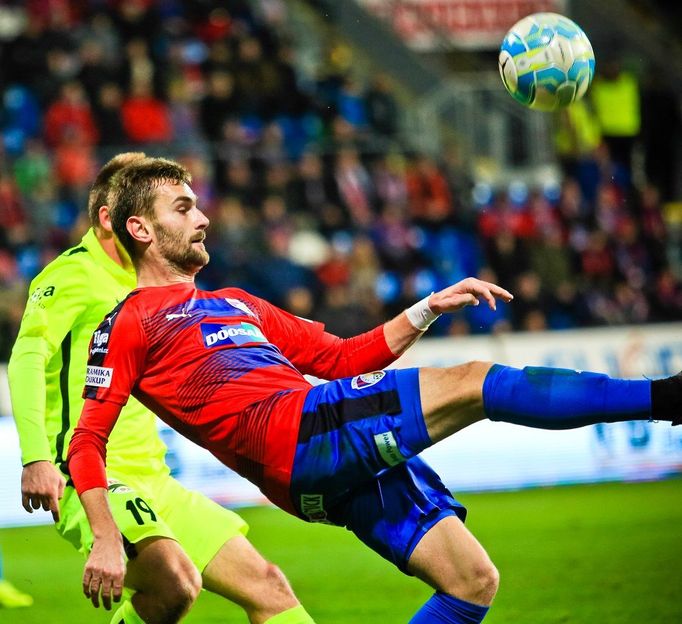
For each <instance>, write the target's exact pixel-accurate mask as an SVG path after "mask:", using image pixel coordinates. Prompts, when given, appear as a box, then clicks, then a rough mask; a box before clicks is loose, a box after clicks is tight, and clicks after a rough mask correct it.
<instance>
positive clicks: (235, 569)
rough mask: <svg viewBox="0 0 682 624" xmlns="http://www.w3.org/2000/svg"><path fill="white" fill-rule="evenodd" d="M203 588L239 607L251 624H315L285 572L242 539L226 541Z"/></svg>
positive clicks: (208, 569)
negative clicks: (295, 593)
mask: <svg viewBox="0 0 682 624" xmlns="http://www.w3.org/2000/svg"><path fill="white" fill-rule="evenodd" d="M202 578H203V580H204V587H205V588H206V589H208V590H209V591H212V592H214V593H216V594H220V595H221V596H224V597H225V598H227V599H229V600H231V601H233V602H235V603H236V604H238V605H240V606H241V607H242V608H243V609H244V610H245V611H246V613H247V615H248V617H249V621H250V622H251V623H252V624H261V623H267V624H312V622H313V620H312V618H311V617H310V615H308V613H307V612H306V610H305V609H304V608H303V607H302V606H301V604H300V603H299V601H298V600H297V599H296V596H295V595H294V592H293V590H292V589H291V586H290V585H289V582H288V581H287V579H286V577H285V576H284V574H283V573H282V571H281V570H280V569H279V568H278V567H277V566H276V565H274V564H272V563H270V562H269V561H266V560H265V559H264V558H263V556H262V555H261V554H260V553H259V552H258V551H257V550H256V549H255V548H254V547H253V545H252V544H251V543H250V542H249V541H248V540H247V539H246V538H245V537H244V536H243V535H237V536H235V537H233V538H232V539H230V540H229V541H227V542H226V543H225V544H223V546H222V547H221V549H220V550H219V551H218V552H217V553H216V555H215V556H214V557H213V559H211V561H210V562H209V564H208V565H207V566H206V568H205V569H204V572H203V574H202Z"/></svg>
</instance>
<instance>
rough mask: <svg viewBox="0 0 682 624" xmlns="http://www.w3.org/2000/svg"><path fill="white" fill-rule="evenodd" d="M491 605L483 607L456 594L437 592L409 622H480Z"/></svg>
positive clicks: (410, 623) (467, 623) (430, 623)
mask: <svg viewBox="0 0 682 624" xmlns="http://www.w3.org/2000/svg"><path fill="white" fill-rule="evenodd" d="M489 608H490V607H481V606H480V605H475V604H473V603H471V602H466V601H465V600H460V599H459V598H455V597H454V596H449V595H448V594H443V593H442V592H436V593H435V594H434V595H433V596H431V598H429V599H428V600H427V601H426V602H425V603H424V606H423V607H422V608H421V609H419V611H417V613H415V614H414V617H413V618H412V619H411V620H410V622H409V624H438V623H439V622H440V623H441V624H479V622H481V621H482V620H483V618H484V617H485V616H486V613H488V609H489Z"/></svg>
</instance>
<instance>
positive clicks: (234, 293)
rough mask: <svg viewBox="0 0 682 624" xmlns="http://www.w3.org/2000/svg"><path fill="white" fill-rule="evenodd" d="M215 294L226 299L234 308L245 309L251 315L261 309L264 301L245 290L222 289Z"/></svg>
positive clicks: (214, 292)
mask: <svg viewBox="0 0 682 624" xmlns="http://www.w3.org/2000/svg"><path fill="white" fill-rule="evenodd" d="M213 294H214V295H216V296H218V297H220V298H223V299H225V300H226V301H227V303H229V304H230V305H231V306H232V307H235V308H241V309H243V310H244V311H245V312H246V313H247V314H249V315H252V314H253V313H254V312H257V311H258V310H259V309H260V302H261V301H262V300H261V299H260V298H259V297H257V296H256V295H253V294H251V293H250V292H248V291H246V290H244V289H243V288H233V287H229V288H221V289H219V290H215V291H213Z"/></svg>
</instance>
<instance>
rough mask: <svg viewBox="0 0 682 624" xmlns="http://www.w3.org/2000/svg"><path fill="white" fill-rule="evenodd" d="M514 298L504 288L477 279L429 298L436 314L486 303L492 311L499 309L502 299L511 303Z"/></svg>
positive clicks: (470, 279)
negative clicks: (498, 304) (498, 303)
mask: <svg viewBox="0 0 682 624" xmlns="http://www.w3.org/2000/svg"><path fill="white" fill-rule="evenodd" d="M513 298H514V296H513V295H512V294H511V293H510V292H509V291H507V290H505V289H504V288H501V287H500V286H498V285H497V284H492V283H491V282H484V281H483V280H480V279H476V278H475V277H467V278H466V279H463V280H462V281H461V282H457V283H456V284H453V285H452V286H448V287H447V288H444V289H443V290H440V291H438V292H436V293H433V294H432V295H431V296H430V297H429V301H428V303H429V308H431V310H432V312H434V313H436V314H443V313H444V312H456V311H457V310H461V309H462V308H464V307H465V306H468V305H474V306H476V305H478V304H479V303H480V301H485V302H486V303H487V304H488V306H489V307H490V309H491V310H495V309H496V307H497V300H498V299H500V300H501V301H504V302H505V303H509V302H510V301H511V300H512V299H513Z"/></svg>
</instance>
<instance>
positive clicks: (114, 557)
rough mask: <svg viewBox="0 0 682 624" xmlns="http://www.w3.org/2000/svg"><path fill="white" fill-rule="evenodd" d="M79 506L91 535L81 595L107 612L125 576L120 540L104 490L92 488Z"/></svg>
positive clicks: (115, 600)
mask: <svg viewBox="0 0 682 624" xmlns="http://www.w3.org/2000/svg"><path fill="white" fill-rule="evenodd" d="M81 503H82V504H83V508H84V509H85V513H86V514H87V516H88V521H89V522H90V527H91V528H92V533H93V535H94V538H95V540H94V543H93V545H92V550H91V551H90V555H89V556H88V560H87V562H86V564H85V570H84V571H83V593H84V594H85V596H86V598H89V599H90V600H91V601H92V604H93V605H94V606H95V607H99V601H100V595H101V599H102V606H104V608H105V609H107V610H109V609H111V603H112V600H113V602H119V601H120V600H121V593H122V591H123V579H124V577H125V572H126V564H125V558H124V555H123V540H122V538H121V534H120V532H119V531H118V529H117V527H116V524H115V522H114V518H113V516H112V514H111V510H110V509H109V501H108V499H107V491H106V489H105V488H92V489H90V490H88V491H87V492H83V494H81Z"/></svg>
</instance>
